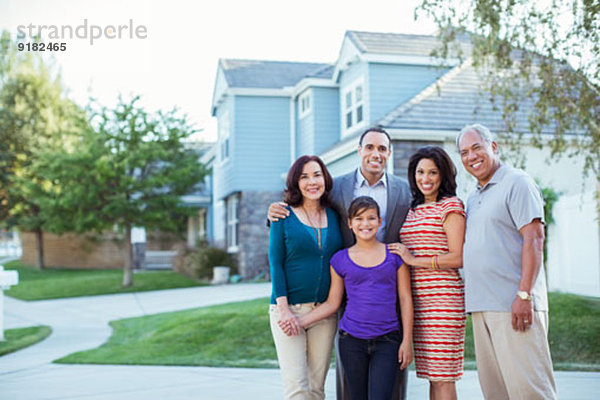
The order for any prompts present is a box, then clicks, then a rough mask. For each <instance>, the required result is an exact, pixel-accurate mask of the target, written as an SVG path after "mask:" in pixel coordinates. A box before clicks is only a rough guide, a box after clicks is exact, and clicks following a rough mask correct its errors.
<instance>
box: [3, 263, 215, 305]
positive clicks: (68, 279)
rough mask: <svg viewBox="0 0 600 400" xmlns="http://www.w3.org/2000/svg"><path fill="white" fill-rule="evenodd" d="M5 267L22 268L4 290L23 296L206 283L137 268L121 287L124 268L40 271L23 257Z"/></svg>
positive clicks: (41, 297) (53, 296) (39, 297)
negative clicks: (16, 279) (15, 280)
mask: <svg viewBox="0 0 600 400" xmlns="http://www.w3.org/2000/svg"><path fill="white" fill-rule="evenodd" d="M4 268H6V269H7V270H15V271H18V272H19V284H18V285H15V286H12V287H11V288H10V290H7V291H6V292H4V293H5V294H7V295H8V296H11V297H15V298H17V299H21V300H44V299H58V298H63V297H77V296H93V295H99V294H112V293H129V292H142V291H147V290H161V289H173V288H182V287H190V286H202V285H205V283H201V282H197V281H194V280H192V279H189V278H187V277H185V276H183V275H181V274H178V273H176V272H173V271H143V272H137V273H135V274H134V278H133V286H131V287H129V288H126V289H124V288H122V287H121V282H122V280H123V271H122V270H71V269H58V268H47V269H44V270H42V271H40V270H37V269H35V268H33V267H30V266H25V265H23V264H21V263H20V262H19V261H11V262H9V263H6V264H5V265H4Z"/></svg>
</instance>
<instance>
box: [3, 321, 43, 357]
mask: <svg viewBox="0 0 600 400" xmlns="http://www.w3.org/2000/svg"><path fill="white" fill-rule="evenodd" d="M51 332H52V329H50V327H48V326H33V327H29V328H17V329H8V330H6V331H4V338H5V339H6V341H4V342H0V356H3V355H5V354H8V353H12V352H13V351H17V350H21V349H22V348H25V347H27V346H31V345H32V344H36V343H37V342H41V341H42V340H44V339H46V338H47V337H48V335H50V333H51Z"/></svg>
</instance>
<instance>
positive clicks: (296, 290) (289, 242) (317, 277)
mask: <svg viewBox="0 0 600 400" xmlns="http://www.w3.org/2000/svg"><path fill="white" fill-rule="evenodd" d="M287 209H288V210H289V211H290V215H289V217H287V218H285V219H280V220H279V221H276V222H272V223H271V231H270V234H269V265H270V268H271V282H272V285H273V292H272V294H271V304H277V302H276V300H275V299H277V298H278V297H282V296H286V297H287V299H288V303H289V304H299V303H313V302H323V301H325V300H327V295H328V294H329V285H330V283H331V275H330V272H329V259H330V258H331V256H332V255H333V254H334V253H335V252H336V251H338V250H340V249H341V248H342V247H343V243H342V235H341V233H340V220H339V217H338V215H337V213H336V212H335V211H333V209H331V208H326V209H325V211H326V213H327V237H326V238H325V243H323V246H322V249H321V250H319V246H318V244H317V239H316V237H315V235H313V234H311V232H310V230H309V229H307V228H306V226H305V225H304V224H303V223H302V222H300V220H299V219H298V217H297V216H296V214H294V212H293V211H291V209H290V208H289V207H287Z"/></svg>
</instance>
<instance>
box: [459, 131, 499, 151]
mask: <svg viewBox="0 0 600 400" xmlns="http://www.w3.org/2000/svg"><path fill="white" fill-rule="evenodd" d="M467 132H477V133H478V134H479V136H480V137H481V138H482V139H483V140H485V141H486V142H488V143H489V144H492V142H495V141H496V139H495V138H494V134H493V133H492V131H490V130H489V129H488V128H487V127H485V126H483V125H481V124H471V125H466V126H465V127H464V128H462V129H461V130H460V132H459V133H458V135H456V149H457V150H459V151H460V147H459V143H460V139H461V138H462V136H463V135H464V134H465V133H467Z"/></svg>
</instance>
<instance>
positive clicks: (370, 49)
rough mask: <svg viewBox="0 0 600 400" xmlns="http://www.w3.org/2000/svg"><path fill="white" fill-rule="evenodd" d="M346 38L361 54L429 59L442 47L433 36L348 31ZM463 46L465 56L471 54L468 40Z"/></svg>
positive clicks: (463, 42)
mask: <svg viewBox="0 0 600 400" xmlns="http://www.w3.org/2000/svg"><path fill="white" fill-rule="evenodd" d="M346 36H347V37H348V38H349V39H350V40H351V41H352V42H353V43H354V44H355V45H356V47H357V48H358V49H359V51H360V52H361V53H375V54H389V55H403V56H425V57H429V56H430V55H431V52H432V50H434V49H435V48H437V47H439V45H440V41H439V39H438V38H437V37H436V36H431V35H408V34H403V33H381V32H360V31H348V32H346ZM461 46H462V49H463V51H464V52H465V54H470V53H468V52H469V51H470V43H469V41H468V40H464V41H462V42H461Z"/></svg>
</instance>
